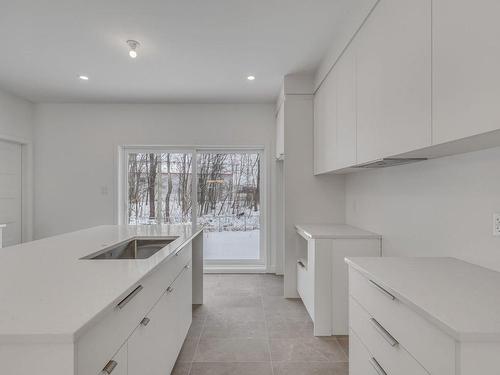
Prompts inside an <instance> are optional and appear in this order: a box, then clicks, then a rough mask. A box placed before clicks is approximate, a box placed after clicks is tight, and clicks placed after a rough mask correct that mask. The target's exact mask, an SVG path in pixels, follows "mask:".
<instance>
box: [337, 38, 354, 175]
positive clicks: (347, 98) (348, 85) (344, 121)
mask: <svg viewBox="0 0 500 375" xmlns="http://www.w3.org/2000/svg"><path fill="white" fill-rule="evenodd" d="M353 43H355V42H353ZM355 48H356V47H355V46H354V44H351V45H350V46H349V48H348V49H347V50H346V51H345V52H344V54H343V55H342V56H341V57H340V59H339V61H338V62H337V64H336V65H335V68H334V69H335V70H336V72H337V84H338V90H337V154H336V155H337V156H336V169H340V168H345V167H349V166H352V165H355V164H356V54H355Z"/></svg>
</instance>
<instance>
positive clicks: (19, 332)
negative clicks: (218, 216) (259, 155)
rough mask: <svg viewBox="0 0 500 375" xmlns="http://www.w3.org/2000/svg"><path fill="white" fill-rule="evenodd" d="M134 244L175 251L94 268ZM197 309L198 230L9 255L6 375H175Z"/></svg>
mask: <svg viewBox="0 0 500 375" xmlns="http://www.w3.org/2000/svg"><path fill="white" fill-rule="evenodd" d="M135 239H139V240H146V241H145V242H147V240H151V239H153V240H155V241H156V240H160V239H161V240H170V241H171V242H170V243H168V244H167V245H166V246H161V249H160V250H159V251H157V252H155V253H154V254H153V255H151V256H149V257H147V258H145V259H88V257H89V255H92V254H93V255H94V256H95V255H99V254H100V253H103V252H105V251H107V250H108V249H113V248H117V246H121V244H124V243H128V242H129V241H133V240H135ZM151 243H153V244H154V241H153V242H151ZM137 246H138V245H137V243H136V248H137ZM101 257H103V258H105V257H104V256H101ZM193 303H195V304H201V303H203V235H202V230H201V229H197V230H193V229H192V227H191V226H190V225H164V226H115V225H109V226H99V227H95V228H90V229H86V230H82V231H78V232H73V233H68V234H64V235H60V236H55V237H50V238H46V239H42V240H38V241H33V242H28V243H25V244H21V245H17V246H12V247H8V248H4V249H1V251H0V373H1V374H15V375H35V374H36V375H70V374H77V375H98V374H103V375H105V374H110V373H113V375H122V374H128V375H134V374H137V375H139V374H148V375H153V374H167V373H168V371H169V369H171V368H172V367H173V365H174V363H175V360H176V357H177V355H178V353H179V350H180V348H181V346H182V343H183V341H184V338H185V337H186V335H187V331H188V329H189V326H190V324H191V317H192V308H191V305H192V304H193Z"/></svg>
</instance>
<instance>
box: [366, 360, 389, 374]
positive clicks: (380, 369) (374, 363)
mask: <svg viewBox="0 0 500 375" xmlns="http://www.w3.org/2000/svg"><path fill="white" fill-rule="evenodd" d="M370 364H371V365H372V366H373V368H374V369H375V371H377V374H378V375H387V372H385V370H384V369H383V367H382V366H380V363H378V361H377V360H376V359H375V357H372V358H370Z"/></svg>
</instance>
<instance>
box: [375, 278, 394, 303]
mask: <svg viewBox="0 0 500 375" xmlns="http://www.w3.org/2000/svg"><path fill="white" fill-rule="evenodd" d="M370 282H371V283H372V284H373V286H375V288H377V289H378V290H379V291H380V292H381V293H382V294H384V295H385V296H386V297H389V298H390V299H391V300H393V301H394V300H395V299H396V297H394V295H393V294H392V293H389V292H388V291H387V290H385V289H384V288H382V287H381V286H380V285H378V284H377V283H376V282H375V281H373V280H370Z"/></svg>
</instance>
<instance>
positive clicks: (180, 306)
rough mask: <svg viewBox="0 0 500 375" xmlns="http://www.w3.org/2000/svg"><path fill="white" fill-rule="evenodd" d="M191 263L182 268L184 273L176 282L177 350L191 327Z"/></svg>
mask: <svg viewBox="0 0 500 375" xmlns="http://www.w3.org/2000/svg"><path fill="white" fill-rule="evenodd" d="M192 271H193V270H192V267H191V263H188V264H187V265H186V266H185V267H184V271H183V272H182V273H181V274H180V275H179V277H178V279H177V280H176V282H175V283H176V284H177V292H178V294H177V296H178V302H177V304H176V307H177V322H178V331H177V337H178V340H179V343H180V344H181V345H180V346H179V350H180V348H181V346H182V343H183V342H184V339H185V338H186V336H187V333H188V331H189V327H191V322H192V320H193V272H192Z"/></svg>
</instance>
